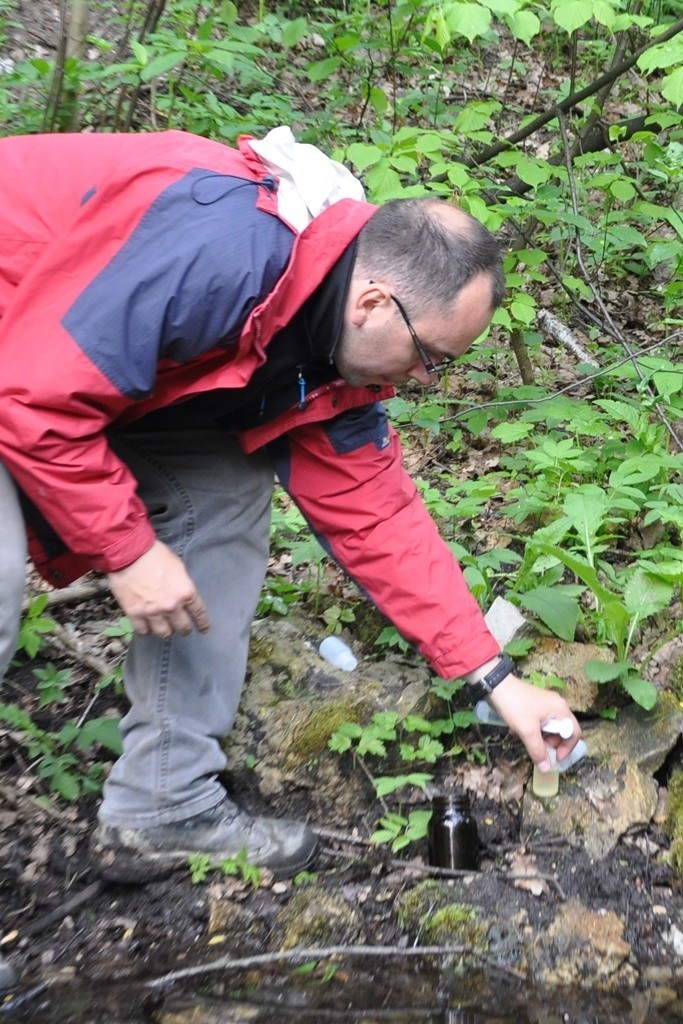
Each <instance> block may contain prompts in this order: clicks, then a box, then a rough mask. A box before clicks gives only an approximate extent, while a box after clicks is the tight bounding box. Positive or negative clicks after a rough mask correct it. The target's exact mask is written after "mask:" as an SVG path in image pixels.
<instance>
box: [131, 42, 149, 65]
mask: <svg viewBox="0 0 683 1024" xmlns="http://www.w3.org/2000/svg"><path fill="white" fill-rule="evenodd" d="M130 48H131V50H132V51H133V53H134V54H135V59H136V61H137V62H138V64H139V65H140V67H141V68H144V66H145V64H146V63H147V61H148V60H149V54H148V52H147V49H146V47H144V46H143V45H142V43H139V42H138V41H137V39H132V40H131V44H130Z"/></svg>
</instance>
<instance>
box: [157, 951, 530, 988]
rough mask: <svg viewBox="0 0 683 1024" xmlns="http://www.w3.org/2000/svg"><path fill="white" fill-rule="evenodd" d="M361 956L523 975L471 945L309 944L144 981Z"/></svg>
mask: <svg viewBox="0 0 683 1024" xmlns="http://www.w3.org/2000/svg"><path fill="white" fill-rule="evenodd" d="M335 956H339V957H363V958H367V959H376V960H377V959H379V960H385V959H391V958H392V957H398V958H399V959H403V958H412V957H429V956H438V957H452V956H473V957H476V958H477V959H478V960H481V961H482V962H483V963H485V964H486V965H487V966H488V967H492V968H495V969H496V970H499V971H502V972H503V973H504V974H508V975H511V976H512V977H513V978H520V979H522V980H523V979H524V978H525V977H526V975H525V974H522V972H520V971H516V970H514V969H513V968H511V967H508V966H507V964H503V963H501V962H500V961H498V960H494V959H492V958H491V957H489V956H488V955H487V954H486V953H483V952H482V951H481V950H478V949H474V948H473V947H471V946H409V947H407V948H404V947H402V946H310V947H303V948H299V949H282V950H277V951H275V952H273V953H261V954H257V955H255V956H245V957H238V958H233V957H230V956H225V957H220V959H218V960H214V961H213V963H210V964H197V965H196V966H195V967H183V968H181V969H180V970H177V971H169V972H168V974H162V975H161V976H160V977H158V978H152V979H151V980H150V981H148V982H146V987H147V988H165V987H166V986H167V985H170V984H171V983H172V982H175V981H181V980H182V979H184V978H196V977H199V976H201V975H204V974H212V973H214V972H216V971H245V970H253V968H255V967H270V966H271V965H274V964H281V963H298V962H300V961H306V960H322V959H327V958H328V957H335Z"/></svg>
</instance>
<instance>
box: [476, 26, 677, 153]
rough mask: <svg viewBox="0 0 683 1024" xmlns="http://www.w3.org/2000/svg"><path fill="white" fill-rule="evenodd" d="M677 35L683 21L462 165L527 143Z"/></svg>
mask: <svg viewBox="0 0 683 1024" xmlns="http://www.w3.org/2000/svg"><path fill="white" fill-rule="evenodd" d="M680 32H683V18H679V19H678V21H676V22H674V24H673V25H671V26H670V28H668V29H667V31H666V32H662V33H661V34H660V35H657V36H654V37H653V38H652V39H650V40H649V41H648V42H647V43H645V44H644V45H643V46H641V47H640V48H639V49H637V50H635V51H634V52H633V53H632V54H631V56H630V57H627V58H626V60H623V61H622V62H621V64H618V65H617V66H616V67H613V68H610V70H609V71H607V72H606V73H605V74H604V75H601V76H600V77H599V78H598V79H596V81H595V82H593V83H592V84H591V85H587V86H586V87H585V88H584V89H580V90H579V91H578V92H574V93H571V95H569V96H566V97H565V98H564V99H563V100H560V102H559V103H556V104H554V105H553V106H552V107H550V108H549V109H548V110H546V111H545V113H543V114H539V116H538V117H535V118H534V119H533V121H530V122H529V123H528V124H527V125H525V126H524V128H520V129H519V130H518V131H516V132H513V133H512V135H508V137H507V138H505V139H501V140H500V142H496V143H494V145H492V146H489V147H488V148H487V149H484V150H482V152H481V153H478V154H476V155H475V156H472V157H468V156H467V155H463V156H461V157H460V159H461V161H462V163H464V164H465V165H466V166H467V167H478V166H479V165H480V164H485V163H487V162H488V161H489V160H492V159H493V158H494V157H496V156H498V154H499V153H503V152H504V151H505V150H506V149H508V147H509V146H513V145H515V144H516V143H517V142H522V140H523V139H527V138H528V137H529V136H530V135H533V134H534V132H537V131H538V129H539V128H542V127H543V126H544V125H546V124H548V122H549V121H553V120H555V118H557V117H558V116H559V115H560V114H562V113H564V112H566V111H568V110H571V109H572V107H576V106H578V104H579V103H582V102H583V101H584V100H586V99H588V98H589V97H590V96H595V95H596V93H599V92H600V91H601V90H602V89H604V88H605V86H607V85H610V84H611V83H612V82H613V81H615V79H617V78H619V77H621V75H623V74H624V72H626V71H630V70H631V68H632V67H634V65H635V64H636V63H637V62H638V58H639V57H641V56H642V55H643V54H644V53H646V52H647V51H648V50H651V49H652V47H653V46H659V44H660V43H666V42H668V40H669V39H673V38H674V36H677V35H678V34H679V33H680Z"/></svg>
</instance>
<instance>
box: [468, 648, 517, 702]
mask: <svg viewBox="0 0 683 1024" xmlns="http://www.w3.org/2000/svg"><path fill="white" fill-rule="evenodd" d="M511 672H514V673H515V674H516V672H517V666H516V665H515V663H514V661H513V660H512V658H511V657H510V655H509V654H501V656H500V661H499V662H498V664H497V665H495V666H494V667H493V668H492V669H491V671H490V672H487V673H486V675H485V676H484V677H483V679H479V680H478V681H477V682H476V683H473V684H472V690H473V692H474V695H475V697H476V699H477V700H486V698H487V697H490V696H491V694H492V693H493V691H494V690H495V688H496V687H497V686H498V684H499V683H502V682H503V680H504V679H506V678H507V676H509V675H510V673H511Z"/></svg>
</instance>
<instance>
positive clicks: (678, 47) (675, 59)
mask: <svg viewBox="0 0 683 1024" xmlns="http://www.w3.org/2000/svg"><path fill="white" fill-rule="evenodd" d="M681 62H683V39H681V37H680V36H678V37H676V38H674V39H670V40H669V42H668V43H658V44H657V46H651V47H650V49H649V50H646V51H645V53H643V54H641V56H640V57H639V58H638V62H637V63H638V67H639V68H640V70H641V71H644V72H645V74H649V73H650V72H651V71H660V70H661V69H662V68H672V67H674V65H676V64H679V63H681Z"/></svg>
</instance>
